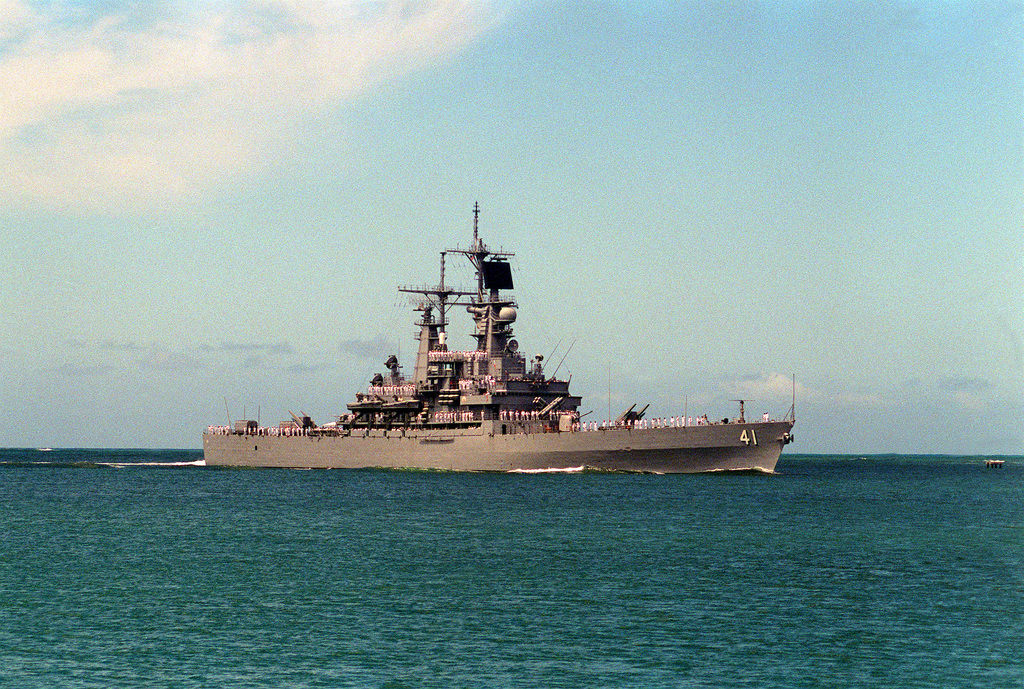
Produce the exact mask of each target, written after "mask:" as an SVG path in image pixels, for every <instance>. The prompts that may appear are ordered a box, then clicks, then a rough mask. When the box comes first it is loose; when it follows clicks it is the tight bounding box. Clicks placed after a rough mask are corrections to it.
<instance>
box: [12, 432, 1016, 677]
mask: <svg viewBox="0 0 1024 689" xmlns="http://www.w3.org/2000/svg"><path fill="white" fill-rule="evenodd" d="M201 459H202V455H201V453H200V452H196V451H161V452H150V451H100V450H60V449H58V450H54V451H52V452H40V451H36V450H0V495H2V499H0V510H2V511H0V514H2V530H0V685H2V686H10V687H47V688H50V687H103V688H104V689H107V688H111V687H179V688H191V687H381V688H390V689H396V688H400V687H445V688H448V687H474V688H476V687H545V688H549V687H709V688H711V687H715V688H718V687H786V688H793V687H880V686H885V687H944V688H948V687H1024V458H1007V463H1006V466H1005V468H1003V469H986V468H985V466H984V461H983V460H982V459H981V458H966V457H918V456H915V457H905V456H872V457H867V458H857V457H838V456H800V455H792V454H784V455H783V457H782V460H781V461H780V463H779V470H778V473H777V474H775V475H758V474H705V475H685V476H656V475H632V474H606V473H569V474H561V473H560V474H468V473H446V472H413V471H370V470H367V471H281V470H230V469H227V470H226V469H212V468H207V467H204V466H199V465H197V463H199V461H200V460H201Z"/></svg>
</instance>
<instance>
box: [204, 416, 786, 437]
mask: <svg viewBox="0 0 1024 689" xmlns="http://www.w3.org/2000/svg"><path fill="white" fill-rule="evenodd" d="M561 416H570V417H571V416H575V414H574V413H571V412H569V413H565V414H552V415H550V419H552V420H554V419H558V418H559V417H561ZM484 420H485V419H484V418H483V412H479V411H476V412H474V411H462V412H434V413H432V414H431V415H430V417H429V418H428V420H427V424H429V425H446V424H455V425H459V424H462V425H465V424H478V423H480V422H482V421H484ZM498 420H500V421H513V422H531V425H533V423H537V422H540V421H541V418H540V412H537V411H529V410H518V411H515V410H502V411H500V412H499V414H498ZM774 421H775V419H772V418H771V417H769V415H768V414H764V416H763V418H762V419H761V421H760V423H770V422H774ZM726 423H758V422H754V421H740V420H734V421H729V420H726V419H723V420H721V421H708V417H707V414H704V415H702V416H697V417H693V416H669V417H662V416H659V417H655V418H652V419H637V420H635V421H612V420H607V419H606V420H604V421H600V422H598V421H580V420H579V419H578V418H576V419H574V420H573V421H572V423H571V428H572V431H573V432H595V431H605V430H611V429H616V428H631V429H636V430H646V429H656V428H687V427H690V426H710V425H720V424H726ZM398 426H399V425H398V424H396V425H395V427H398ZM344 427H345V421H344V420H343V421H341V422H340V423H339V422H334V423H330V424H327V425H326V426H313V427H310V428H300V427H298V426H293V425H287V424H282V425H281V426H270V427H266V426H256V425H255V424H251V425H247V426H245V427H244V429H242V430H239V429H236V428H232V427H231V426H208V427H207V428H206V434H207V435H256V436H272V437H293V436H317V435H322V434H323V433H324V432H331V431H335V430H338V429H340V428H344ZM553 428H556V429H557V428H559V424H558V423H554V424H553Z"/></svg>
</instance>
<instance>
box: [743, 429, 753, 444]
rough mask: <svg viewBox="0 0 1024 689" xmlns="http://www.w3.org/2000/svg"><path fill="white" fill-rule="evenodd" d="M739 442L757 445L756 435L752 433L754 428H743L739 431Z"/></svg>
mask: <svg viewBox="0 0 1024 689" xmlns="http://www.w3.org/2000/svg"><path fill="white" fill-rule="evenodd" d="M740 442H741V443H743V444H744V445H757V436H756V435H754V429H753V428H751V429H746V428H745V429H743V432H742V433H740Z"/></svg>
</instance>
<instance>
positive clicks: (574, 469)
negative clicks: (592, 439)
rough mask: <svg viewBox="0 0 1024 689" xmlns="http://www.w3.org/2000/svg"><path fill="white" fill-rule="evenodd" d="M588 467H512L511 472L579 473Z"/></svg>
mask: <svg viewBox="0 0 1024 689" xmlns="http://www.w3.org/2000/svg"><path fill="white" fill-rule="evenodd" d="M584 469H586V467H585V466H582V465H581V466H578V467H564V468H562V469H556V468H550V469H512V470H511V471H509V472H507V473H509V474H578V473H580V472H582V471H583V470H584Z"/></svg>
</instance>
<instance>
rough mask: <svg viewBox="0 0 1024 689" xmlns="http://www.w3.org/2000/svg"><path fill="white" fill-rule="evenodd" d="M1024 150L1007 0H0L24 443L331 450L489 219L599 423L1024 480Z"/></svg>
mask: <svg viewBox="0 0 1024 689" xmlns="http://www.w3.org/2000/svg"><path fill="white" fill-rule="evenodd" d="M1022 125H1024V4H1022V2H1020V1H1015V2H1014V1H1011V2H939V1H937V0H931V1H923V2H884V1H882V2H879V1H864V2H853V1H850V2H812V1H805V2H795V1H792V0H790V1H782V0H778V1H775V2H768V1H763V2H724V3H718V2H683V1H680V2H650V3H635V2H615V1H612V0H607V1H603V2H601V1H599V2H580V3H566V2H544V1H528V0H522V1H516V0H496V1H495V2H483V1H482V0H480V1H472V2H460V1H457V0H436V1H435V0H423V1H420V2H389V1H387V0H383V1H381V2H369V1H360V2H343V1H337V2H328V1H325V0H317V1H313V0H309V1H307V0H245V1H242V0H220V1H218V2H202V3H198V2H185V1H181V2H108V1H96V2H84V1H79V2H28V1H19V0H0V170H3V176H4V178H5V179H4V183H3V184H2V185H0V232H2V237H0V240H2V244H3V249H2V250H0V414H2V416H3V425H2V426H0V446H5V447H111V448H114V447H153V448H195V447H199V446H200V445H201V433H202V430H203V429H204V428H205V427H206V426H207V425H209V424H220V423H225V422H226V420H228V419H238V418H246V417H248V418H258V419H259V420H260V421H261V423H263V424H265V425H274V424H276V423H277V422H279V421H281V420H284V419H287V418H289V414H288V412H289V411H294V412H296V413H299V412H304V413H307V414H310V415H311V416H313V418H314V419H315V420H316V421H318V422H321V423H323V422H326V421H330V420H332V419H333V418H334V415H336V414H340V413H344V412H345V411H346V408H345V405H346V404H347V403H348V402H350V401H352V400H353V399H354V395H355V392H356V391H360V390H363V389H365V386H366V385H367V384H368V383H369V380H370V378H371V377H372V376H373V374H375V373H377V372H384V370H385V369H384V365H383V363H384V360H385V359H386V358H387V357H388V356H389V355H390V354H398V356H399V358H400V360H401V361H402V362H403V364H404V366H405V370H406V372H407V373H409V374H411V371H412V355H413V353H414V351H415V349H414V348H415V346H416V341H415V340H414V334H415V328H414V326H413V322H414V318H415V314H414V312H413V311H412V309H411V304H410V303H409V301H408V299H406V298H404V297H403V296H402V295H400V294H399V293H398V292H397V290H396V288H397V287H398V286H399V285H408V284H417V285H422V284H433V283H435V282H436V281H437V277H438V275H437V271H438V262H439V255H438V252H439V251H440V250H441V249H444V248H447V247H451V246H456V245H461V246H467V245H468V243H469V241H470V240H471V238H472V223H473V218H472V208H473V204H474V203H476V202H479V203H480V207H481V214H480V231H481V235H482V237H483V239H484V241H485V242H487V243H488V244H489V246H491V248H492V249H498V248H502V249H505V250H510V251H514V252H515V253H516V257H515V259H514V276H515V280H516V290H515V298H516V301H517V304H518V310H519V319H518V321H517V323H516V325H515V335H516V338H517V339H518V340H519V342H520V343H521V345H522V347H521V351H522V352H523V353H525V354H526V355H527V356H528V357H532V356H533V355H534V354H542V355H544V356H545V358H546V360H547V361H548V372H549V373H552V372H554V371H555V369H556V368H557V373H558V376H559V377H562V378H567V377H569V376H571V380H572V389H573V391H574V393H576V394H580V395H582V396H583V398H584V400H583V404H582V405H581V410H582V411H591V410H592V411H593V413H592V414H591V415H590V417H588V418H591V419H594V420H600V419H604V418H606V417H608V415H609V412H610V414H611V416H613V417H614V416H617V415H618V414H619V413H620V412H621V411H623V410H624V409H625V408H626V407H628V406H629V405H630V404H632V403H634V402H638V403H640V404H641V405H642V404H647V403H649V404H650V405H651V406H650V409H649V411H648V415H654V416H673V415H679V414H683V413H688V414H689V415H697V414H701V413H707V414H708V416H709V417H711V418H721V417H723V416H735V414H736V411H737V409H736V403H735V402H733V401H732V400H734V399H738V398H743V399H747V400H751V401H750V402H748V403H747V414H748V416H751V415H753V416H755V417H758V418H759V417H760V415H761V413H763V412H769V413H770V414H771V415H772V416H775V417H781V416H782V415H784V414H785V413H786V412H787V410H788V409H789V407H790V404H791V403H792V401H793V397H794V394H795V407H796V418H797V425H796V427H795V429H794V432H795V435H796V443H795V444H794V445H792V446H790V447H789V448H787V452H790V451H792V452H806V453H843V454H869V453H889V452H893V453H922V454H926V453H949V454H969V455H984V454H1024V402H1022V399H1024V395H1022V393H1024V345H1022V339H1021V338H1022V333H1024V213H1022V211H1024V156H1022V129H1024V127H1022ZM465 268H466V267H465V266H464V265H460V264H458V263H457V262H455V261H454V259H449V266H448V271H447V281H448V282H449V284H453V283H454V284H466V285H468V284H471V281H472V278H471V275H470V274H469V272H468V271H467V270H466V269H465ZM453 317H454V323H453V326H452V327H451V328H450V335H449V344H450V346H451V347H453V348H463V349H468V348H471V347H472V344H471V343H472V342H473V341H472V339H471V338H470V337H469V332H470V330H471V328H470V326H471V321H470V320H469V318H468V315H463V316H460V315H459V313H458V312H455V313H454V316H453Z"/></svg>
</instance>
